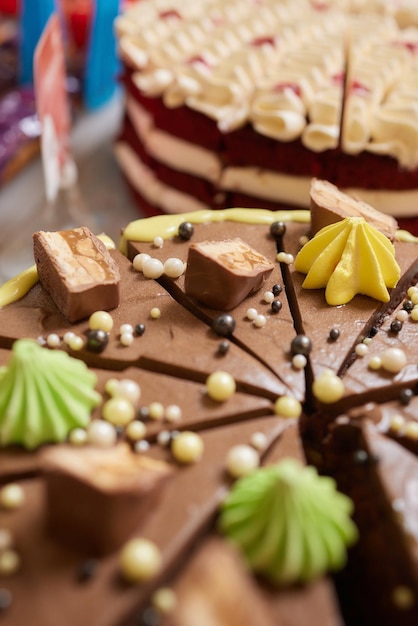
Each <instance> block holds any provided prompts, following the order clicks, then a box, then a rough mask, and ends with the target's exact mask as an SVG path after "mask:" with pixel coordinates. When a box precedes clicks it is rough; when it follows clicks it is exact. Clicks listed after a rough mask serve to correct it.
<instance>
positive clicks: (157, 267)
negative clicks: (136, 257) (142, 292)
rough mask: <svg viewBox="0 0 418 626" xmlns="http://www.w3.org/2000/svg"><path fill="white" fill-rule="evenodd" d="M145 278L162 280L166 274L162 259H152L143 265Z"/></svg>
mask: <svg viewBox="0 0 418 626" xmlns="http://www.w3.org/2000/svg"><path fill="white" fill-rule="evenodd" d="M142 273H143V274H144V276H145V278H160V276H162V275H163V274H164V265H163V263H162V261H160V259H154V258H152V257H151V258H150V259H147V260H146V261H144V262H143V263H142Z"/></svg>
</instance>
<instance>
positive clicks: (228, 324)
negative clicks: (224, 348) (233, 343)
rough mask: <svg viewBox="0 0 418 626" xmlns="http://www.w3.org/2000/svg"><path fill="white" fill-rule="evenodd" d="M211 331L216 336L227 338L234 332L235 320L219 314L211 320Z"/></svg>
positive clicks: (229, 316) (227, 314) (224, 314)
mask: <svg viewBox="0 0 418 626" xmlns="http://www.w3.org/2000/svg"><path fill="white" fill-rule="evenodd" d="M212 329H213V330H214V331H215V333H216V334H217V335H220V336H221V337H227V336H228V335H232V333H233V332H234V330H235V320H234V318H233V317H232V315H229V313H221V314H220V315H218V316H217V317H215V319H214V320H213V322H212Z"/></svg>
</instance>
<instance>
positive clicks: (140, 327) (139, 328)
mask: <svg viewBox="0 0 418 626" xmlns="http://www.w3.org/2000/svg"><path fill="white" fill-rule="evenodd" d="M144 333H145V324H141V323H140V324H136V326H135V335H137V336H138V337H142V335H143V334H144Z"/></svg>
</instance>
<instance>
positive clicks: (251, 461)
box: [226, 444, 260, 478]
mask: <svg viewBox="0 0 418 626" xmlns="http://www.w3.org/2000/svg"><path fill="white" fill-rule="evenodd" d="M259 465H260V457H259V454H258V452H257V450H255V449H254V448H252V447H251V446H247V445H245V444H241V445H236V446H233V447H232V448H231V449H230V450H229V452H228V454H227V456H226V469H227V471H228V474H229V475H230V476H232V477H233V478H241V477H242V476H247V475H248V474H251V473H252V472H254V470H256V469H257V467H258V466H259Z"/></svg>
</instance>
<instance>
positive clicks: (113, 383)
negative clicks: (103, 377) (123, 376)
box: [105, 378, 119, 396]
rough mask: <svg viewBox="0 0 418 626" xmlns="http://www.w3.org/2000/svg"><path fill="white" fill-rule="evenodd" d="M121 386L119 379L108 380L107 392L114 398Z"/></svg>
mask: <svg viewBox="0 0 418 626" xmlns="http://www.w3.org/2000/svg"><path fill="white" fill-rule="evenodd" d="M118 386H119V379H118V378H108V379H107V381H106V384H105V391H106V393H108V394H109V396H114V395H115V393H116V390H117V388H118Z"/></svg>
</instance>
